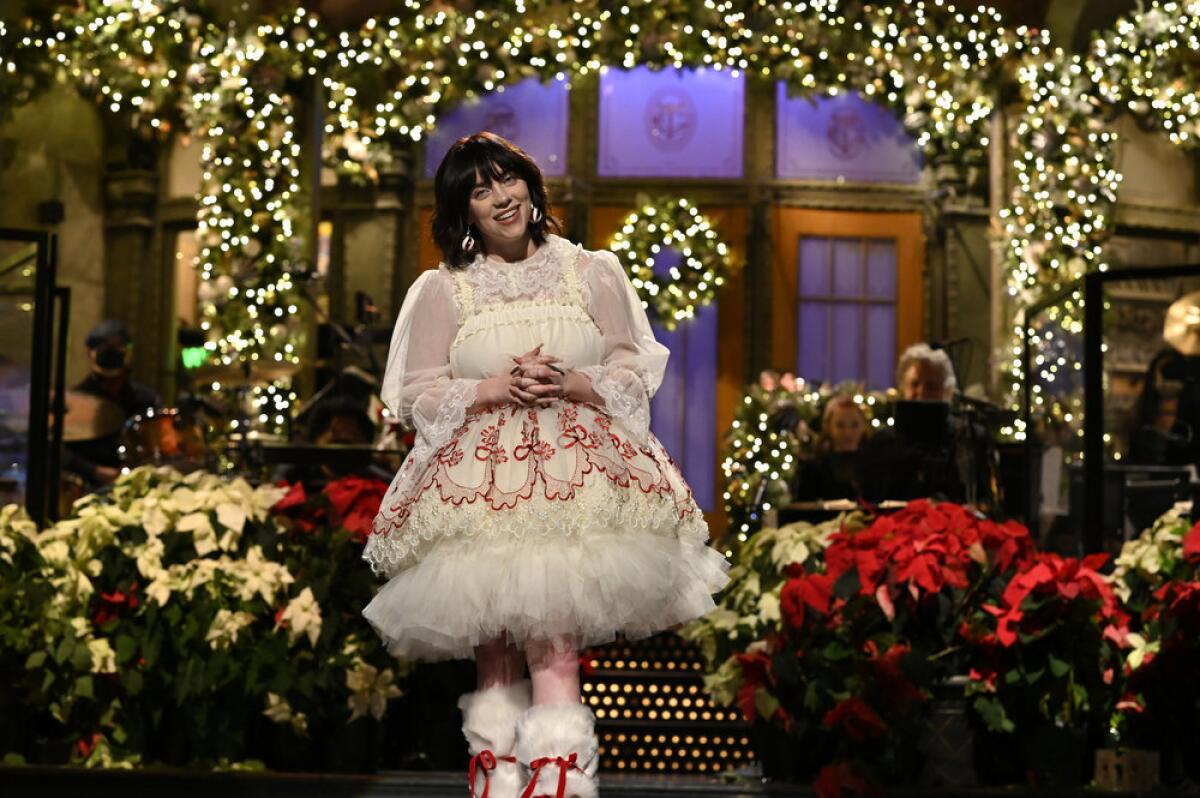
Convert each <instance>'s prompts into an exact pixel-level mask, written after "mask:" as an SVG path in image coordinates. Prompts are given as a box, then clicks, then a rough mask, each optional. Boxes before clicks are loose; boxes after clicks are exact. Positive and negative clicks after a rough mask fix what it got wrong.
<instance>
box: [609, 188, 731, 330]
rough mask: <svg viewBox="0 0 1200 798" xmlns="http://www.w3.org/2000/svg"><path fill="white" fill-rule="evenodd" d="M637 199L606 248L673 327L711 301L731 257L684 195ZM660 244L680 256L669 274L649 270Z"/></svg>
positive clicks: (657, 316) (659, 316) (653, 310)
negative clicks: (637, 207)
mask: <svg viewBox="0 0 1200 798" xmlns="http://www.w3.org/2000/svg"><path fill="white" fill-rule="evenodd" d="M638 204H639V205H640V206H641V207H640V209H639V210H636V211H633V212H632V213H630V214H629V215H628V216H626V217H625V220H624V221H623V222H622V223H621V229H620V230H618V231H617V232H616V234H614V235H613V237H612V241H611V242H609V247H610V249H612V251H613V252H615V253H616V255H617V257H618V258H620V259H621V261H622V264H623V265H624V267H625V271H626V272H627V273H628V275H629V279H630V281H631V282H632V283H633V287H634V288H635V289H637V293H638V296H639V297H641V300H642V305H643V306H645V307H646V308H647V309H648V310H650V312H651V314H652V316H653V317H654V318H655V319H656V320H658V322H659V323H661V324H662V325H663V326H664V327H666V328H667V329H668V330H673V329H675V327H676V326H677V325H678V324H679V323H680V322H682V321H685V320H687V319H691V318H694V317H695V315H696V310H697V309H699V308H702V307H704V306H705V305H708V304H709V303H711V302H712V301H713V299H714V298H715V297H716V293H717V289H718V288H720V287H721V286H722V285H723V284H724V283H725V281H726V280H727V279H728V278H729V276H730V274H731V273H732V272H733V268H734V266H733V259H732V258H731V257H730V254H729V247H728V246H726V245H725V242H724V241H721V239H720V238H719V237H718V236H717V231H716V229H714V228H713V225H712V222H710V221H709V220H708V217H707V216H704V215H703V214H701V213H700V211H699V210H698V209H697V208H696V206H695V204H693V203H691V202H688V201H687V199H685V198H683V197H680V198H678V199H670V198H668V197H657V198H655V199H650V198H649V197H645V196H640V197H638ZM663 248H670V249H674V250H676V251H677V252H679V253H680V254H681V255H682V257H683V260H682V262H681V263H680V264H679V266H678V267H673V268H672V269H671V271H670V275H671V277H670V279H666V278H663V277H660V276H659V275H657V274H655V273H654V261H655V258H656V257H657V255H658V253H659V252H661V251H662V249H663Z"/></svg>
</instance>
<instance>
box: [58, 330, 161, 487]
mask: <svg viewBox="0 0 1200 798" xmlns="http://www.w3.org/2000/svg"><path fill="white" fill-rule="evenodd" d="M84 344H85V345H86V346H87V354H88V366H89V373H88V376H87V377H86V378H85V379H84V380H83V382H81V383H79V384H78V385H76V386H75V390H76V391H79V392H81V393H87V394H91V395H93V396H97V397H99V398H101V399H106V400H108V401H110V402H112V403H113V404H115V405H116V406H117V407H119V408H120V410H121V415H122V416H123V417H124V418H125V419H126V420H128V419H130V418H132V417H134V416H137V415H141V414H143V413H145V412H146V411H147V410H150V409H157V408H158V407H160V406H161V404H162V403H161V401H160V399H159V397H158V394H156V393H155V392H154V391H153V390H151V389H150V388H148V387H147V386H145V385H142V384H140V383H137V382H134V380H133V379H132V376H131V374H132V370H131V365H132V362H133V338H132V336H130V334H129V330H128V329H127V328H126V327H125V325H124V324H122V323H121V322H119V321H116V320H114V319H107V320H105V321H102V322H100V323H99V324H97V325H96V326H95V327H93V328H92V330H91V332H89V333H88V335H87V338H86V339H84ZM98 433H99V437H96V438H95V439H92V440H86V441H75V442H72V443H68V444H66V452H65V453H64V458H63V466H64V468H65V469H66V470H68V471H70V472H73V473H75V474H77V475H78V476H80V477H82V478H83V479H84V480H85V481H86V482H88V483H89V485H90V486H93V487H95V486H100V485H107V484H110V483H112V482H114V481H115V480H116V478H117V476H118V475H119V474H120V473H121V459H120V455H119V452H118V446H119V442H120V429H119V428H118V429H116V430H113V431H112V432H111V433H109V432H107V431H104V430H98Z"/></svg>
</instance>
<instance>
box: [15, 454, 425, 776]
mask: <svg viewBox="0 0 1200 798" xmlns="http://www.w3.org/2000/svg"><path fill="white" fill-rule="evenodd" d="M288 492H289V490H288V488H287V487H276V486H273V485H261V486H252V485H250V484H249V483H248V482H246V481H245V480H243V479H241V478H234V479H227V478H224V477H221V476H218V475H214V474H209V473H203V472H197V473H192V474H188V475H183V474H180V473H179V472H177V471H174V470H172V469H169V468H150V467H146V468H139V469H137V470H134V471H131V472H129V473H127V474H124V475H123V476H122V477H121V478H120V479H119V480H118V481H117V483H116V484H115V485H114V486H113V488H112V490H111V491H110V492H108V493H106V494H103V495H100V494H94V495H91V496H88V497H85V498H84V499H82V500H80V501H79V502H77V503H76V505H75V506H74V507H73V508H72V512H71V514H70V517H68V518H66V519H64V520H62V521H59V522H57V523H55V524H53V525H52V526H50V527H48V528H46V529H42V530H39V529H37V528H36V526H35V525H34V524H33V523H32V522H31V521H30V520H29V518H28V516H26V515H25V513H24V512H23V511H22V510H20V509H19V508H17V507H15V506H9V507H6V508H3V509H2V510H0V671H2V672H3V675H4V676H5V677H7V681H8V682H9V684H10V685H12V687H11V688H10V689H11V690H12V692H13V694H14V697H15V702H10V705H15V707H16V709H15V711H14V712H13V714H12V715H10V717H9V718H6V719H4V720H0V723H8V722H12V723H19V722H24V723H27V724H28V728H31V729H36V730H38V731H37V734H36V735H35V736H36V737H37V739H35V740H31V741H30V742H29V745H28V746H27V748H26V749H25V750H23V751H0V755H5V754H7V755H10V756H9V759H10V760H13V759H15V760H16V761H20V760H21V759H25V760H29V759H42V760H44V759H46V756H47V755H46V754H45V752H46V751H47V750H51V751H58V754H57V756H53V755H52V756H51V757H50V758H57V759H58V760H60V761H62V760H65V761H71V762H77V763H81V764H86V765H90V766H135V765H139V764H148V763H163V764H173V765H201V766H211V767H233V766H237V765H236V764H235V763H238V762H241V763H243V765H244V763H246V762H250V763H252V766H262V764H264V763H265V764H266V765H269V766H273V765H275V764H280V765H282V766H287V765H288V763H287V762H280V763H273V762H271V758H272V756H273V754H272V751H273V750H277V749H281V748H288V747H295V745H296V744H298V743H307V744H309V745H311V746H313V747H314V748H318V749H321V748H327V747H328V746H322V745H320V743H321V742H322V740H319V739H317V738H318V737H320V738H324V737H327V736H328V735H330V734H336V728H337V727H338V726H342V727H344V726H346V724H348V723H351V722H353V721H356V720H358V719H359V718H361V717H363V716H365V715H369V716H370V718H372V719H373V720H374V721H375V722H378V721H379V720H380V719H381V718H382V717H383V715H384V712H385V710H386V708H387V705H388V703H389V702H390V701H392V700H393V699H395V698H397V697H398V696H399V695H400V694H401V691H400V688H399V685H398V684H397V681H398V679H400V678H401V677H402V676H403V675H404V667H403V663H397V662H396V661H395V660H393V659H392V658H391V657H390V656H389V655H388V654H387V653H386V651H384V650H383V648H382V647H381V646H380V644H379V643H378V639H377V638H376V637H375V635H374V633H373V632H371V630H370V629H369V627H368V626H367V624H366V621H365V620H363V619H362V617H361V615H360V611H361V607H362V606H363V605H364V604H365V603H366V602H367V601H368V600H369V599H370V596H371V595H372V594H373V590H374V583H373V581H372V578H371V576H370V573H369V569H366V568H364V567H362V565H361V561H360V556H361V541H356V540H354V539H353V537H352V536H351V535H350V534H348V533H347V532H346V530H344V529H341V528H338V526H337V525H336V524H334V523H332V522H331V520H330V519H329V517H328V515H327V514H322V512H321V511H320V510H319V509H316V508H315V507H314V509H313V512H312V516H313V517H315V518H318V519H325V523H324V524H317V525H316V526H314V525H312V524H309V525H308V526H306V527H305V531H304V533H303V534H300V533H297V531H296V529H295V527H294V525H291V524H289V523H288V519H287V518H285V517H283V516H281V515H280V514H279V513H278V512H276V511H275V509H274V508H276V505H277V504H278V503H279V501H280V499H281V498H283V497H284V496H285V495H287V494H288ZM299 509H300V510H301V511H303V510H304V508H299ZM292 510H293V512H294V511H296V510H297V508H295V507H292ZM264 724H265V727H264ZM272 728H275V729H279V730H281V731H283V732H285V733H286V734H289V735H291V736H292V737H294V738H295V739H294V740H293V742H292V744H278V743H276V744H274V746H273V747H272V746H269V745H267V744H266V743H264V742H263V739H264V737H265V738H270V737H271V734H272V733H271V732H270V729H272ZM275 734H276V735H277V734H278V733H275ZM181 741H182V742H181Z"/></svg>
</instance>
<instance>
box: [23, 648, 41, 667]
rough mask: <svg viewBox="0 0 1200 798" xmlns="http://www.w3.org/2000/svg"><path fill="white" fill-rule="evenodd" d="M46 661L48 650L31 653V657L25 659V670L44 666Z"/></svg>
mask: <svg viewBox="0 0 1200 798" xmlns="http://www.w3.org/2000/svg"><path fill="white" fill-rule="evenodd" d="M45 661H46V652H45V651H35V652H33V653H32V654H30V655H29V658H28V659H27V660H25V670H27V671H31V670H33V669H35V668H40V667H42V663H44V662H45Z"/></svg>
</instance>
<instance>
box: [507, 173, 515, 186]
mask: <svg viewBox="0 0 1200 798" xmlns="http://www.w3.org/2000/svg"><path fill="white" fill-rule="evenodd" d="M515 182H517V176H516V175H505V176H504V184H505V185H509V184H511V183H515Z"/></svg>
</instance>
